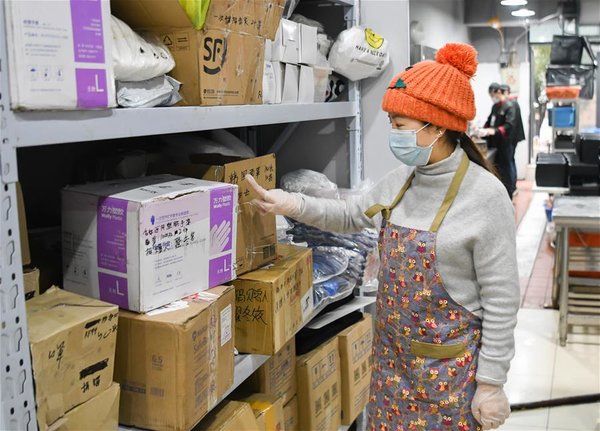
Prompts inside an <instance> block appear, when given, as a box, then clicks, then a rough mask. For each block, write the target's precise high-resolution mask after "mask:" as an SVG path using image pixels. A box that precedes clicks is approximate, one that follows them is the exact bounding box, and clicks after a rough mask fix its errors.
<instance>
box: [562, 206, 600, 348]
mask: <svg viewBox="0 0 600 431" xmlns="http://www.w3.org/2000/svg"><path fill="white" fill-rule="evenodd" d="M552 220H553V221H554V223H555V225H556V230H557V233H558V236H559V237H558V238H557V249H556V266H557V268H559V274H560V277H559V278H560V292H559V298H560V299H559V312H560V321H559V333H560V345H561V346H565V345H566V344H567V330H568V326H569V323H574V324H583V325H589V324H600V309H599V310H598V312H597V313H594V314H585V313H582V314H576V315H573V316H571V318H570V316H569V232H570V230H571V229H583V230H591V231H600V197H599V196H557V197H556V199H555V200H554V209H553V210H552ZM587 284H592V285H596V283H594V282H592V283H589V281H588V283H587ZM599 304H600V303H599Z"/></svg>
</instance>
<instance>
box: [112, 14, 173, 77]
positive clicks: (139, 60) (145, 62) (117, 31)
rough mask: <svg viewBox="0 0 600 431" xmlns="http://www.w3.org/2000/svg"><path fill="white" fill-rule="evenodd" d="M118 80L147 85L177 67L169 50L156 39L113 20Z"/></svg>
mask: <svg viewBox="0 0 600 431" xmlns="http://www.w3.org/2000/svg"><path fill="white" fill-rule="evenodd" d="M111 30H112V34H113V50H112V51H113V63H114V71H115V80H117V81H135V82H139V81H147V80H149V79H152V78H156V77H158V76H161V75H164V74H166V73H168V72H170V71H171V70H172V69H173V68H174V67H175V60H174V59H173V56H172V55H171V52H170V51H169V49H168V48H167V47H166V46H165V45H164V44H163V43H162V42H160V41H159V40H158V39H157V38H155V37H153V36H147V37H142V36H140V35H138V34H137V33H136V32H134V31H133V30H132V29H131V28H130V27H129V26H128V25H127V24H125V23H124V22H123V21H121V20H120V19H118V18H116V17H114V16H113V17H112V21H111Z"/></svg>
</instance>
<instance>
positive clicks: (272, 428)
mask: <svg viewBox="0 0 600 431" xmlns="http://www.w3.org/2000/svg"><path fill="white" fill-rule="evenodd" d="M244 402H246V403H248V404H250V407H252V411H253V412H254V416H255V417H256V422H257V424H258V430H259V431H283V427H284V416H283V399H282V398H278V397H274V396H272V395H266V394H253V395H251V396H249V397H248V398H246V399H244Z"/></svg>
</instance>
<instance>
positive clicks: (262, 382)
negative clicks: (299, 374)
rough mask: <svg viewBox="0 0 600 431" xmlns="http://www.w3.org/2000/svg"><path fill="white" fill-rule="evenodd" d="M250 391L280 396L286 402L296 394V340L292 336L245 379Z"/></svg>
mask: <svg viewBox="0 0 600 431" xmlns="http://www.w3.org/2000/svg"><path fill="white" fill-rule="evenodd" d="M246 382H247V383H246V387H247V388H248V389H249V390H250V391H252V392H258V393H262V394H267V395H272V396H275V397H278V398H282V400H283V404H286V403H288V402H289V401H290V400H291V399H292V398H293V397H294V396H295V395H296V341H295V338H293V337H292V339H291V340H290V341H288V342H287V343H286V344H285V346H283V347H282V348H281V349H280V350H279V351H278V352H277V353H275V354H274V355H273V356H272V357H270V358H269V360H268V361H267V362H265V363H264V364H263V366H262V367H260V368H259V369H258V370H257V371H256V372H255V373H254V374H253V375H252V376H251V377H250V378H249V379H248V380H247V381H246Z"/></svg>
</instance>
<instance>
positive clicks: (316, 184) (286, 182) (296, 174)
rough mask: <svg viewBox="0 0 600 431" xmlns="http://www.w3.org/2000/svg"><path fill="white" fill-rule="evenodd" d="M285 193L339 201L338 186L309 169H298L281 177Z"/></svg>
mask: <svg viewBox="0 0 600 431" xmlns="http://www.w3.org/2000/svg"><path fill="white" fill-rule="evenodd" d="M281 188H282V189H283V190H285V191H286V192H295V193H303V194H305V195H308V196H314V197H317V198H328V199H339V197H340V195H339V193H338V186H337V184H336V183H334V182H332V181H330V180H329V178H327V177H326V176H325V175H324V174H322V173H320V172H315V171H311V170H310V169H298V170H297V171H293V172H290V173H287V174H285V175H284V176H283V177H281Z"/></svg>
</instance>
